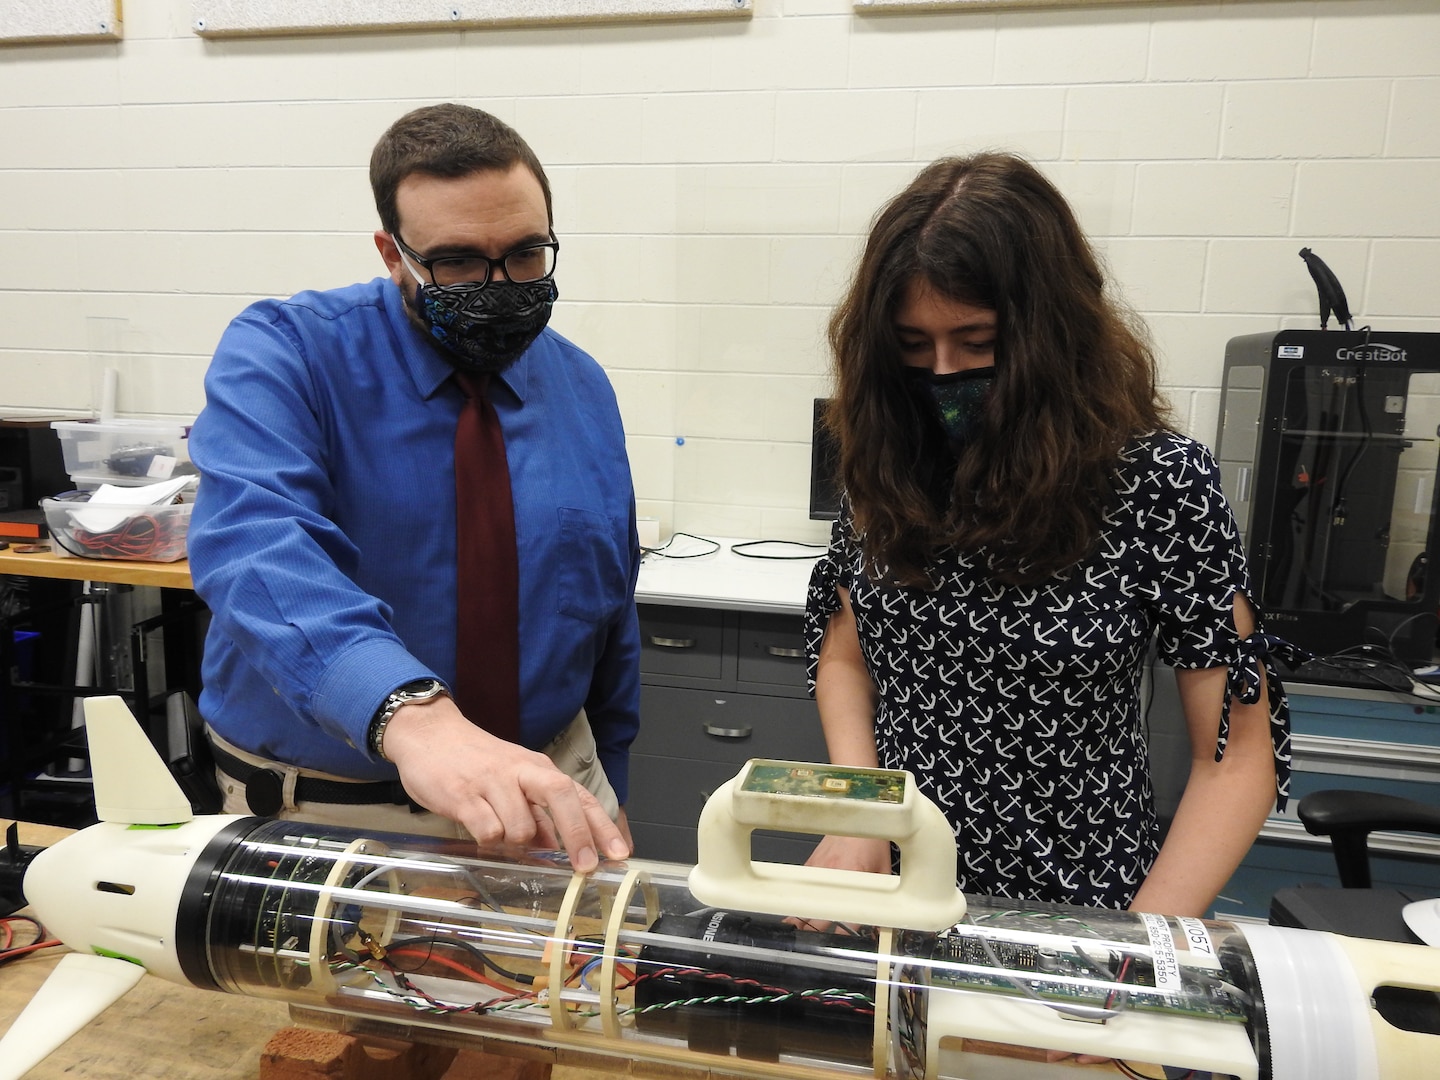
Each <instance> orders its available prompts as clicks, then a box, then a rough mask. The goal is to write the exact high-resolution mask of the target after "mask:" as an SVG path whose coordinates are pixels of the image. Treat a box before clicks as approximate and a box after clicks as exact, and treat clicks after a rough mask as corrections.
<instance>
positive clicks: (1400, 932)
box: [1270, 790, 1440, 943]
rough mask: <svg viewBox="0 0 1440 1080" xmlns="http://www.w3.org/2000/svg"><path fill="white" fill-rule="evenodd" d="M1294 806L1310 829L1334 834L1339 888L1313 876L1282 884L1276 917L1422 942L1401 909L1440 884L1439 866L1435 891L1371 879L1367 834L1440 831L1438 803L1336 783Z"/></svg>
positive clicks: (1309, 926)
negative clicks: (1307, 881)
mask: <svg viewBox="0 0 1440 1080" xmlns="http://www.w3.org/2000/svg"><path fill="white" fill-rule="evenodd" d="M1296 814H1297V815H1298V816H1299V818H1300V822H1301V824H1303V825H1304V826H1305V831H1306V832H1308V833H1311V834H1312V835H1315V836H1328V837H1329V838H1330V847H1331V850H1332V851H1333V852H1334V855H1335V865H1336V868H1337V870H1338V871H1339V876H1340V888H1335V887H1334V886H1329V885H1317V884H1314V883H1310V884H1304V885H1299V886H1296V887H1294V888H1289V889H1281V890H1279V891H1278V892H1276V893H1275V895H1274V896H1273V897H1272V898H1271V901H1270V922H1271V923H1272V924H1274V925H1276V926H1298V927H1301V928H1302V929H1306V930H1326V931H1330V932H1331V933H1336V934H1347V935H1349V936H1350V937H1368V938H1378V939H1380V940H1383V941H1405V942H1410V943H1419V940H1420V939H1419V938H1417V937H1416V936H1415V935H1414V934H1413V933H1412V932H1411V930H1410V928H1409V927H1408V926H1407V925H1406V924H1405V920H1404V917H1403V916H1402V914H1401V912H1402V910H1403V909H1404V907H1405V905H1406V904H1408V903H1411V902H1412V901H1415V900H1425V899H1429V898H1430V897H1432V896H1434V895H1435V894H1436V892H1440V874H1437V886H1436V889H1435V890H1433V891H1424V890H1414V889H1393V888H1381V889H1377V888H1374V887H1372V885H1371V879H1370V849H1369V838H1370V834H1371V833H1372V832H1377V831H1381V830H1386V831H1393V832H1419V833H1430V834H1433V835H1436V836H1440V807H1434V806H1429V805H1427V804H1425V803H1421V802H1416V801H1415V800H1414V799H1403V798H1400V797H1398V796H1395V795H1383V794H1380V793H1379V792H1373V791H1349V790H1334V791H1315V792H1311V793H1310V794H1309V795H1306V796H1305V797H1304V798H1303V799H1301V800H1300V803H1299V805H1298V806H1297V807H1296Z"/></svg>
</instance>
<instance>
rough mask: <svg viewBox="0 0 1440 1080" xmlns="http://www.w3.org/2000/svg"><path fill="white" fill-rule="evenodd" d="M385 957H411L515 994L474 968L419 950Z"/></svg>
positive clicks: (393, 951)
mask: <svg viewBox="0 0 1440 1080" xmlns="http://www.w3.org/2000/svg"><path fill="white" fill-rule="evenodd" d="M386 955H388V956H413V957H414V958H415V959H417V960H429V961H432V962H433V963H436V964H439V965H440V966H441V967H447V968H451V969H452V970H454V971H458V972H460V973H461V974H462V975H464V976H465V977H466V978H470V979H474V980H475V981H476V982H478V983H484V984H485V985H486V986H488V987H490V988H491V989H494V990H503V991H505V993H507V994H513V993H514V992H515V988H514V987H513V986H506V985H505V984H504V983H498V982H496V981H495V980H494V979H487V978H486V977H485V976H484V975H481V974H480V973H479V972H478V971H476V970H475V969H474V968H470V967H466V966H465V965H464V964H461V963H457V962H456V961H454V960H451V959H450V958H449V957H445V956H440V955H438V954H436V953H433V952H429V951H421V950H420V949H393V950H391V951H390V952H389V953H387V954H386ZM405 974H407V975H414V974H416V972H414V971H407V972H406V973H405Z"/></svg>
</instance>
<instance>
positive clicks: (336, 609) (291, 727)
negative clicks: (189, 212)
mask: <svg viewBox="0 0 1440 1080" xmlns="http://www.w3.org/2000/svg"><path fill="white" fill-rule="evenodd" d="M370 172H371V185H372V187H373V188H374V191H375V200H376V206H377V209H378V210H379V213H380V219H381V225H382V228H381V229H380V230H379V231H377V232H376V233H375V244H376V247H377V248H378V249H379V252H380V255H381V257H382V258H383V259H384V261H385V265H386V267H387V269H388V270H389V276H388V277H382V278H377V279H375V280H374V281H371V282H368V283H365V284H359V285H352V286H349V287H346V288H341V289H334V290H330V291H326V292H305V293H301V294H299V295H298V296H294V297H292V298H290V299H289V300H267V301H262V302H260V303H257V304H254V305H252V306H251V307H250V308H248V309H247V310H246V311H244V312H243V313H242V314H241V315H240V316H239V317H237V318H236V319H235V321H234V322H233V323H231V325H230V327H229V329H228V330H227V331H226V332H225V334H224V336H223V338H222V339H221V341H220V344H219V347H218V349H217V350H216V353H215V358H214V361H213V362H212V364H211V365H210V368H209V371H208V372H207V375H206V380H205V390H206V406H205V409H204V412H203V413H202V414H201V416H200V418H199V420H198V421H197V422H196V424H195V427H194V430H193V433H192V436H191V455H192V457H193V459H194V461H195V463H196V464H197V465H198V466H199V468H200V472H201V475H202V477H203V479H202V482H201V485H200V491H199V494H198V497H197V500H196V506H195V512H194V518H193V521H192V524H191V530H190V535H189V556H190V564H191V572H192V575H193V577H194V581H195V588H196V591H197V592H198V593H199V594H200V595H201V596H202V597H203V598H204V599H205V601H206V602H207V603H208V604H209V606H210V609H211V611H212V613H213V619H212V622H211V626H210V630H209V634H208V637H207V640H206V645H205V661H204V691H203V693H202V696H201V700H200V708H201V712H202V713H203V715H204V716H205V719H206V722H207V724H208V726H209V728H210V730H211V733H212V737H213V743H214V746H215V749H216V760H217V765H218V776H219V779H220V781H221V786H222V789H223V790H224V791H225V793H226V810H227V811H230V812H241V813H244V812H247V811H248V812H255V813H265V814H275V815H277V816H294V817H302V818H309V819H311V820H328V821H332V822H334V823H349V824H357V825H364V826H365V827H370V828H376V827H380V828H394V829H396V830H398V831H409V832H440V833H445V832H447V831H450V832H456V831H457V830H455V824H454V823H458V825H459V826H462V827H463V828H464V830H466V831H468V832H469V833H471V834H473V835H474V836H475V837H476V838H477V839H480V840H484V841H504V842H510V843H539V844H542V845H555V844H557V843H558V844H559V845H561V846H563V847H564V848H565V850H566V851H567V852H568V853H569V855H570V858H571V861H572V864H573V865H575V866H576V868H577V869H581V870H589V869H591V868H592V867H593V866H594V865H595V864H596V862H597V857H600V856H603V857H612V858H622V857H624V856H626V855H628V854H629V850H630V844H629V839H628V829H626V828H625V824H624V813H623V810H621V809H619V804H623V802H624V800H625V797H626V788H627V780H628V775H627V768H628V753H629V745H630V742H631V740H632V739H633V738H634V735H635V731H636V729H637V726H638V714H639V668H638V659H639V648H640V646H639V629H638V625H637V621H636V613H635V605H634V589H635V579H636V574H637V572H638V568H639V546H638V543H637V540H636V535H635V518H634V492H633V489H632V486H631V480H630V471H629V464H628V461H627V458H626V453H625V445H624V435H623V432H622V430H621V424H620V416H619V411H618V409H617V406H616V403H615V395H614V392H613V390H612V389H611V387H610V385H609V382H608V380H607V379H606V377H605V374H604V372H603V371H602V370H601V368H600V367H599V365H598V364H597V363H596V362H595V361H594V360H593V359H591V358H590V357H589V356H588V355H586V354H585V353H584V352H582V351H581V350H580V349H578V348H576V347H575V346H574V345H572V344H571V343H570V342H569V341H566V340H565V339H564V338H562V337H561V336H560V335H558V334H556V333H555V332H554V331H553V330H549V329H546V328H545V323H546V321H547V320H548V318H549V313H550V304H551V303H552V302H553V300H554V298H555V295H556V294H555V286H554V280H553V276H552V275H553V272H554V268H555V258H556V254H557V252H558V247H559V245H558V242H557V241H556V240H555V236H554V233H553V232H552V223H553V216H552V211H551V204H550V189H549V185H548V182H547V181H546V178H545V173H544V170H543V169H542V168H541V166H540V163H539V162H538V161H537V160H536V159H535V156H534V154H533V152H531V150H530V148H529V147H528V146H527V145H526V144H525V142H524V141H523V140H522V139H521V138H520V136H519V135H518V134H516V133H515V132H514V131H513V130H511V129H510V128H509V127H507V126H506V125H505V124H503V123H501V122H500V121H498V120H496V119H495V118H494V117H492V116H490V115H489V114H487V113H484V112H481V111H480V110H477V109H470V108H467V107H464V106H459V105H438V106H432V107H427V108H424V109H418V110H415V111H414V112H412V113H410V114H407V115H406V116H404V117H402V118H401V119H400V120H398V121H397V122H396V123H395V124H394V125H393V126H392V127H391V128H390V130H389V131H387V132H386V133H385V135H384V136H383V137H382V138H381V140H380V142H379V143H378V144H377V146H376V148H375V153H374V156H373V157H372V160H371V169H370ZM457 373H458V374H457ZM466 373H470V374H475V373H478V374H480V375H482V376H487V377H488V383H489V391H488V397H489V399H490V401H491V403H492V404H493V406H494V410H495V413H496V415H498V417H499V424H500V429H501V431H502V432H503V437H504V454H505V458H506V461H507V463H508V472H509V483H510V489H511V493H512V495H513V503H514V529H515V539H516V550H517V555H518V599H519V618H518V621H519V625H518V644H519V718H518V720H519V739H518V742H510V741H506V740H504V739H502V738H499V737H497V736H495V735H492V734H490V733H489V732H487V731H485V730H483V729H482V728H481V727H479V726H477V725H476V724H475V723H472V722H471V720H472V719H477V718H467V717H466V716H465V715H463V714H462V713H461V711H460V709H459V708H458V707H457V705H456V703H455V701H454V699H453V697H452V696H451V692H452V690H453V688H454V686H455V682H456V678H457V674H460V675H462V676H463V675H468V674H469V672H476V673H478V674H480V675H484V674H486V667H485V665H486V663H487V657H486V656H473V655H468V656H458V657H457V647H456V620H457V609H458V605H457V596H456V592H457V589H456V586H457V570H456V556H457V544H456V502H457V499H456V490H455V470H456V462H455V438H456V426H457V422H458V421H459V418H460V416H461V413H462V410H463V409H464V407H465V402H466V397H465V393H464V392H463V391H462V388H461V386H460V385H459V381H460V378H461V377H462V376H464V375H466ZM512 640H513V639H512ZM465 665H472V667H471V668H470V669H469V670H468V671H467V670H463V669H465ZM582 710H583V712H582ZM587 718H588V723H587ZM592 731H593V744H592V742H591V738H590V733H591V732H592ZM592 747H593V748H592ZM542 751H543V752H542ZM597 759H598V765H597V764H596V762H597ZM601 766H603V769H602V768H601ZM562 768H563V769H564V770H565V771H562ZM397 777H398V780H399V784H397V783H396V782H395V781H396V779H397ZM612 791H613V794H612ZM607 803H608V805H606V804H607ZM422 808H423V810H425V811H429V813H425V812H421V810H422Z"/></svg>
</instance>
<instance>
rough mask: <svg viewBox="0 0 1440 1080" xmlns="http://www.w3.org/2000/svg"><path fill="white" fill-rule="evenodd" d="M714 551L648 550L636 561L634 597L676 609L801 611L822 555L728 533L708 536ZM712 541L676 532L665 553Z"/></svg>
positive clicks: (814, 550) (700, 546) (698, 547)
mask: <svg viewBox="0 0 1440 1080" xmlns="http://www.w3.org/2000/svg"><path fill="white" fill-rule="evenodd" d="M705 540H709V541H712V542H713V543H715V544H719V545H720V547H719V550H717V551H714V552H712V553H710V554H698V555H697V557H696V558H666V557H665V556H662V555H658V554H653V553H652V554H648V555H646V556H645V558H644V560H643V561H642V562H641V563H640V580H639V582H638V583H637V585H636V586H635V600H636V601H637V602H638V603H641V604H670V605H673V606H675V607H706V608H730V609H734V610H738V611H778V612H784V613H786V614H793V615H798V614H803V613H804V611H805V593H806V590H807V589H808V587H809V584H810V571H811V569H812V568H813V567H814V565H815V560H816V559H817V558H819V557H820V556H821V555H823V554H824V549H823V548H820V547H814V548H812V547H808V546H802V545H800V544H795V543H791V542H789V541H785V540H770V541H764V542H759V543H757V542H756V541H751V540H744V539H737V538H735V537H733V536H710V537H706V538H705ZM735 544H751V545H753V546H752V547H750V548H749V549H748V550H749V551H750V552H751V553H752V555H761V554H768V555H790V556H796V555H799V556H804V557H802V558H786V559H777V558H768V559H767V558H753V557H746V556H744V555H737V554H736V553H735V552H734V551H732V550H731V547H732V545H735ZM710 547H711V544H709V543H706V542H705V541H703V540H698V539H692V538H690V537H688V536H684V535H679V534H677V535H676V536H674V537H672V538H671V540H670V543H669V546H668V547H667V548H666V549H665V550H666V552H667V553H668V554H670V555H673V556H680V555H688V554H692V553H700V552H706V551H708V550H709V549H710Z"/></svg>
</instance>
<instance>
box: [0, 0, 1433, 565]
mask: <svg viewBox="0 0 1440 1080" xmlns="http://www.w3.org/2000/svg"><path fill="white" fill-rule="evenodd" d="M124 15H125V37H124V40H123V41H122V42H120V43H118V44H105V45H72V46H26V47H10V48H5V49H3V50H0V252H3V257H0V411H3V412H4V413H7V414H15V413H23V412H49V411H58V410H63V411H78V412H87V411H89V410H91V409H92V408H94V407H96V406H97V405H98V402H99V394H100V387H101V384H102V380H103V373H104V371H105V369H106V368H115V369H117V370H118V371H119V373H120V374H119V397H118V409H119V412H120V413H121V414H124V415H164V416H193V415H194V414H195V413H196V412H198V410H199V409H200V408H201V406H202V404H203V392H202V387H201V378H202V375H203V373H204V370H205V366H206V363H207V362H208V358H209V354H210V351H211V349H212V348H213V346H214V344H215V341H216V340H217V338H218V336H219V334H220V332H221V330H222V329H223V328H224V326H225V323H226V322H227V321H228V319H229V318H230V317H231V316H233V315H234V314H235V313H236V312H238V311H239V310H240V309H241V308H242V307H243V306H244V305H245V304H246V303H247V302H248V301H250V300H251V299H253V298H257V297H262V296H270V295H283V294H288V293H291V292H294V291H297V290H300V289H303V288H311V287H326V286H332V285H342V284H345V283H348V282H351V281H355V280H360V279H364V278H368V277H371V276H374V275H375V274H376V273H379V272H380V271H381V269H382V267H381V263H380V261H379V257H378V255H376V253H375V250H374V246H373V244H372V241H371V239H370V233H371V231H372V230H373V228H374V227H375V220H374V210H373V207H372V205H371V203H370V196H369V191H368V187H367V184H366V179H365V164H366V161H367V159H368V156H369V151H370V147H371V146H372V144H373V143H374V140H375V138H376V136H377V135H378V134H379V133H380V131H381V130H383V128H384V127H385V126H386V125H387V124H389V123H390V121H391V120H393V119H394V118H395V117H396V116H398V115H400V114H401V113H402V112H404V111H405V110H407V109H409V108H411V107H414V106H416V105H419V104H423V103H429V102H433V101H438V100H461V101H465V102H469V103H472V104H476V105H480V106H482V107H484V108H487V109H490V110H491V111H493V112H495V113H496V114H498V115H500V116H501V117H503V118H504V119H506V120H508V121H510V122H511V123H513V124H515V125H516V126H517V127H518V128H519V129H520V130H521V132H522V133H524V134H525V135H526V137H527V138H529V139H530V140H531V142H532V143H533V145H534V146H535V147H536V149H537V151H538V152H539V154H540V156H541V157H542V159H543V160H544V161H545V162H546V163H547V166H548V167H549V169H550V171H551V176H552V180H553V182H554V186H555V192H556V214H557V222H556V229H557V231H558V233H559V235H560V237H561V240H562V244H563V248H562V252H561V261H560V275H559V276H560V289H561V297H562V300H561V304H560V305H559V308H558V310H557V315H556V319H555V324H556V326H557V327H558V328H559V329H560V330H561V331H562V332H563V333H565V334H567V335H569V336H571V337H573V338H574V339H575V340H577V341H578V342H580V343H581V344H582V345H584V346H586V347H587V348H589V349H590V350H591V351H592V352H593V353H594V354H595V355H596V356H597V357H598V358H599V359H600V361H601V362H602V363H603V364H604V365H605V367H606V369H607V370H608V371H609V373H610V376H611V378H612V379H613V381H614V383H615V386H616V388H617V390H618V392H619V394H620V399H621V404H622V407H623V409H624V414H625V421H626V425H627V428H628V431H629V437H630V451H631V455H632V461H633V466H634V471H635V479H636V484H637V489H638V493H639V498H640V506H641V513H643V514H653V515H657V516H659V517H660V518H661V519H662V528H663V530H664V531H665V532H668V531H670V530H671V529H683V530H687V531H692V532H701V533H709V534H712V535H715V534H720V535H729V536H766V537H788V538H792V539H811V540H814V539H820V538H823V537H824V536H825V535H826V529H825V527H824V526H822V525H818V524H816V523H813V522H811V521H809V520H808V516H807V513H806V500H807V493H808V466H809V422H810V399H811V398H813V397H815V396H817V395H820V394H823V393H824V392H825V389H826V385H827V377H826V364H827V358H826V353H825V348H824V342H823V328H824V323H825V319H826V315H827V312H828V309H829V307H830V305H831V304H832V303H833V302H834V300H835V299H836V297H837V295H838V293H839V290H840V288H841V286H842V283H843V282H844V280H845V278H846V276H847V274H848V272H849V270H850V267H851V265H852V263H853V260H854V258H855V255H856V253H857V250H858V243H859V238H860V237H861V235H862V234H863V233H864V231H865V228H866V225H867V223H868V221H869V219H870V216H871V214H872V213H873V212H874V211H875V209H876V207H877V206H878V205H879V204H880V202H881V201H882V200H883V199H885V198H886V197H887V196H888V195H890V194H891V193H893V192H894V191H895V190H897V189H898V188H899V187H901V186H903V184H904V183H905V182H906V181H907V180H908V179H909V178H910V176H912V175H913V174H914V172H915V170H916V169H917V167H918V166H919V165H920V164H921V163H924V162H927V161H929V160H930V159H932V158H934V157H936V156H938V155H941V154H947V153H956V152H963V151H967V150H971V149H977V148H982V147H1006V148H1010V149H1014V150H1018V151H1020V152H1023V153H1025V154H1027V155H1029V156H1031V157H1032V158H1034V159H1035V160H1036V161H1037V162H1039V163H1040V164H1041V166H1042V167H1043V168H1044V169H1045V170H1046V171H1047V173H1049V174H1050V175H1051V176H1052V177H1053V178H1054V179H1055V180H1056V182H1057V183H1058V184H1059V185H1060V186H1061V187H1062V189H1063V190H1064V191H1065V192H1066V193H1067V195H1068V196H1069V197H1070V198H1071V199H1072V201H1073V202H1074V203H1075V205H1076V206H1077V207H1078V209H1079V211H1080V213H1081V216H1082V218H1083V221H1084V224H1085V226H1086V227H1087V229H1089V230H1090V232H1091V233H1092V235H1094V236H1095V238H1096V239H1097V240H1098V242H1099V245H1100V247H1101V249H1102V250H1103V252H1104V254H1105V256H1106V258H1107V259H1108V262H1109V265H1110V267H1111V269H1112V271H1113V274H1114V277H1115V280H1116V283H1117V287H1118V288H1119V289H1120V290H1121V291H1122V293H1123V294H1124V295H1125V296H1126V297H1127V298H1128V300H1129V301H1130V302H1131V303H1132V304H1133V305H1134V306H1135V307H1136V308H1137V309H1138V310H1139V311H1140V312H1141V313H1142V314H1143V315H1144V316H1145V317H1146V319H1147V320H1148V322H1149V324H1150V326H1151V327H1152V329H1153V331H1154V334H1155V337H1156V340H1157V342H1158V344H1159V346H1160V350H1161V352H1162V354H1163V363H1164V380H1165V385H1166V387H1167V390H1168V392H1169V394H1170V397H1171V399H1172V401H1173V403H1174V405H1175V408H1176V412H1177V415H1178V417H1179V418H1180V420H1181V422H1182V425H1183V426H1184V427H1186V428H1187V430H1189V431H1190V432H1191V433H1192V434H1194V435H1196V436H1198V437H1200V438H1202V439H1205V440H1206V441H1211V440H1213V436H1214V431H1215V424H1216V418H1217V403H1218V392H1217V386H1218V382H1219V377H1220V364H1221V358H1222V354H1223V350H1224V343H1225V342H1226V340H1227V339H1229V338H1230V337H1232V336H1234V335H1236V334H1243V333H1251V332H1255V331H1261V330H1268V329H1274V328H1278V327H1281V326H1314V325H1316V324H1317V315H1316V306H1315V294H1314V290H1313V287H1312V286H1311V283H1310V280H1309V277H1308V276H1307V275H1306V273H1305V268H1304V265H1303V264H1302V263H1301V261H1300V260H1299V258H1298V257H1297V254H1296V253H1297V251H1298V250H1299V248H1300V247H1301V246H1303V245H1309V246H1312V247H1314V248H1315V250H1316V251H1317V252H1319V253H1320V254H1321V255H1322V257H1324V258H1325V260H1326V261H1327V262H1328V263H1329V264H1330V265H1331V267H1332V268H1333V269H1334V270H1335V271H1336V272H1337V274H1338V275H1339V277H1340V279H1341V281H1342V282H1343V283H1344V285H1345V287H1346V289H1347V291H1348V292H1349V294H1350V299H1351V302H1352V306H1353V307H1354V308H1355V310H1356V313H1357V316H1358V318H1359V319H1360V320H1361V322H1369V323H1371V324H1373V325H1375V326H1377V327H1386V328H1390V329H1413V330H1440V303H1437V300H1440V198H1437V195H1440V8H1437V6H1436V5H1435V4H1434V3H1433V0H1308V2H1294V3H1266V2H1245V0H1237V2H1227V3H1193V4H1186V3H1152V4H1148V5H1144V4H1142V5H1134V6H1118V7H1116V6H1106V5H1102V6H1093V5H1085V4H1084V3H1080V4H1079V5H1078V6H1072V7H1068V8H1054V9H1048V10H1037V9H1029V10H1021V11H1010V12H997V11H994V10H991V9H977V10H975V11H972V12H964V11H958V12H944V13H942V12H929V13H925V14H912V15H894V14H892V15H884V16H881V15H865V14H861V13H857V12H856V11H855V10H854V8H853V7H852V4H851V3H850V0H756V2H755V10H754V15H753V17H752V18H750V19H746V20H726V21H716V22H703V21H702V22H695V21H685V22H670V23H656V24H618V25H593V24H592V25H586V26H569V27H563V26H562V27H547V28H529V29H515V28H512V29H506V30H492V31H468V32H460V31H453V32H450V31H447V32H436V33H410V34H368V35H332V36H317V37H291V38H270V39H248V40H234V39H232V40H225V41H207V40H203V39H201V38H199V37H197V36H195V35H194V34H193V33H192V32H191V29H190V23H191V11H190V3H189V0H126V3H125V8H124ZM682 440H683V442H682Z"/></svg>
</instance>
